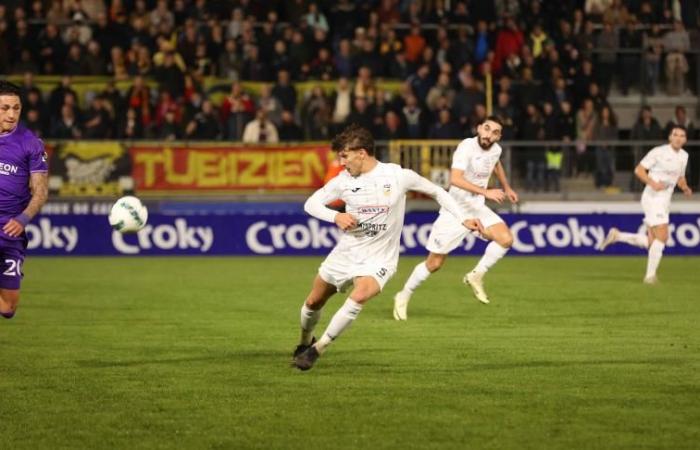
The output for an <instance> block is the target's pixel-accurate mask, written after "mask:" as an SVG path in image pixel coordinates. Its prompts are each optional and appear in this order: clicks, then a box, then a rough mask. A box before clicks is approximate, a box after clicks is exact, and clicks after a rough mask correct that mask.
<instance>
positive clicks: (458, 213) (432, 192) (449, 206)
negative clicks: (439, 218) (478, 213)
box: [402, 169, 482, 231]
mask: <svg viewBox="0 0 700 450" xmlns="http://www.w3.org/2000/svg"><path fill="white" fill-rule="evenodd" d="M402 176H403V180H404V183H405V186H406V188H407V190H411V191H418V192H422V193H423V194H427V195H429V196H431V197H433V198H434V199H435V200H436V201H437V202H438V203H439V204H440V206H442V207H443V208H445V209H446V210H447V211H449V212H450V214H452V215H453V216H455V217H456V218H457V219H459V221H460V222H462V223H463V224H464V226H465V227H467V228H469V229H470V230H478V231H482V227H481V223H480V222H479V221H478V220H476V219H472V218H470V217H467V216H466V215H465V214H464V212H463V211H462V208H460V207H459V205H458V204H457V201H456V200H455V199H454V198H452V196H451V195H450V194H448V193H447V191H446V190H444V189H443V188H441V187H440V186H438V185H436V184H435V183H433V182H431V181H430V180H428V179H427V178H424V177H422V176H420V175H418V174H417V173H416V172H414V171H412V170H410V169H403V171H402Z"/></svg>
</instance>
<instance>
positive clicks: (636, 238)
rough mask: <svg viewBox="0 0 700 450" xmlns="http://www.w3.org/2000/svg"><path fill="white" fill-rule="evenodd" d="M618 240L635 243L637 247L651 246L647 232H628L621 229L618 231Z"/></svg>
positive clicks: (630, 243)
mask: <svg viewBox="0 0 700 450" xmlns="http://www.w3.org/2000/svg"><path fill="white" fill-rule="evenodd" d="M616 241H617V242H624V243H625V244H629V245H634V246H635V247H639V248H648V247H649V238H647V235H646V234H642V233H626V232H624V231H620V232H619V233H617V239H616Z"/></svg>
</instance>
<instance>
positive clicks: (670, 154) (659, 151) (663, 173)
mask: <svg viewBox="0 0 700 450" xmlns="http://www.w3.org/2000/svg"><path fill="white" fill-rule="evenodd" d="M639 164H640V165H641V166H642V167H644V168H645V169H647V170H648V171H649V178H651V179H652V180H654V181H658V182H660V183H663V184H664V185H666V189H664V190H662V191H655V190H654V189H653V188H652V187H651V186H649V185H647V186H646V187H645V188H644V193H643V194H642V200H643V201H645V202H658V203H670V202H671V196H672V195H673V190H674V189H675V188H676V183H678V180H679V179H680V178H681V177H684V176H685V168H686V166H687V165H688V153H687V152H686V151H685V150H683V149H680V150H678V151H675V150H673V148H672V147H671V145H670V144H666V145H660V146H658V147H654V148H653V149H651V150H650V151H649V153H647V154H646V156H644V158H643V159H642V160H641V161H640V163H639Z"/></svg>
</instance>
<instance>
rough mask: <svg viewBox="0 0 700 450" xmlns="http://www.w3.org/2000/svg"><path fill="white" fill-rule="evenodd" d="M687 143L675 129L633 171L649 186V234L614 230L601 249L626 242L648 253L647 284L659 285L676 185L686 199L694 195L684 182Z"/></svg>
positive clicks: (646, 191) (646, 218)
mask: <svg viewBox="0 0 700 450" xmlns="http://www.w3.org/2000/svg"><path fill="white" fill-rule="evenodd" d="M687 140H688V139H687V135H686V130H685V128H684V127H682V126H674V127H673V128H672V129H671V133H670V135H669V137H668V144H666V145H660V146H658V147H654V148H652V149H651V150H650V151H649V153H647V154H646V156H644V158H642V160H641V161H640V162H639V165H637V167H636V168H635V169H634V174H635V175H636V176H637V178H639V179H640V180H641V181H642V183H644V184H646V187H645V188H644V192H643V193H642V209H643V210H644V224H645V225H646V226H647V233H646V234H643V233H626V232H622V231H620V230H618V229H617V228H611V229H610V230H609V231H608V235H607V236H606V238H605V240H604V241H603V243H602V244H601V245H600V247H599V250H600V251H603V250H605V248H606V247H607V246H608V245H610V244H613V243H615V242H624V243H625V244H630V245H634V246H635V247H640V248H644V249H648V251H649V256H648V258H647V272H646V275H645V276H644V283H646V284H655V283H657V282H658V279H657V277H656V269H657V268H658V267H659V263H660V262H661V257H662V256H663V253H664V247H665V246H666V241H667V240H668V221H669V218H668V216H669V210H670V207H671V197H672V195H673V191H674V189H675V188H676V184H677V185H678V187H679V188H681V190H682V191H683V193H684V194H685V195H692V193H693V191H692V190H691V189H690V187H688V182H687V180H686V179H685V169H686V166H687V165H688V153H687V152H686V151H685V150H683V146H684V145H685V143H686V141H687Z"/></svg>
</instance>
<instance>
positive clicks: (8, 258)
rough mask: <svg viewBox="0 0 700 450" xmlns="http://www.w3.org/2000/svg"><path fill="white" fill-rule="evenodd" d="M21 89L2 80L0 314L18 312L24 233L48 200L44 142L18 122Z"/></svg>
mask: <svg viewBox="0 0 700 450" xmlns="http://www.w3.org/2000/svg"><path fill="white" fill-rule="evenodd" d="M21 114H22V101H21V99H20V88H19V87H18V86H16V85H14V84H12V83H10V82H8V81H0V228H1V229H2V231H0V316H2V317H4V318H6V319H11V318H12V317H14V315H15V311H16V310H17V303H18V302H19V288H20V283H21V281H22V277H24V273H23V272H22V265H23V263H24V257H25V251H26V249H27V235H26V234H25V232H24V229H25V227H26V226H27V224H28V223H29V221H30V220H31V219H32V217H34V216H35V215H36V214H37V213H38V212H39V210H40V209H41V207H42V205H43V204H44V203H45V202H46V199H47V198H48V182H47V180H48V166H47V162H46V160H47V157H46V152H45V151H44V143H43V142H41V140H40V139H39V138H37V137H36V136H35V135H34V133H32V132H31V131H29V130H28V129H26V128H25V127H24V126H23V125H20V124H19V118H20V115H21Z"/></svg>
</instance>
